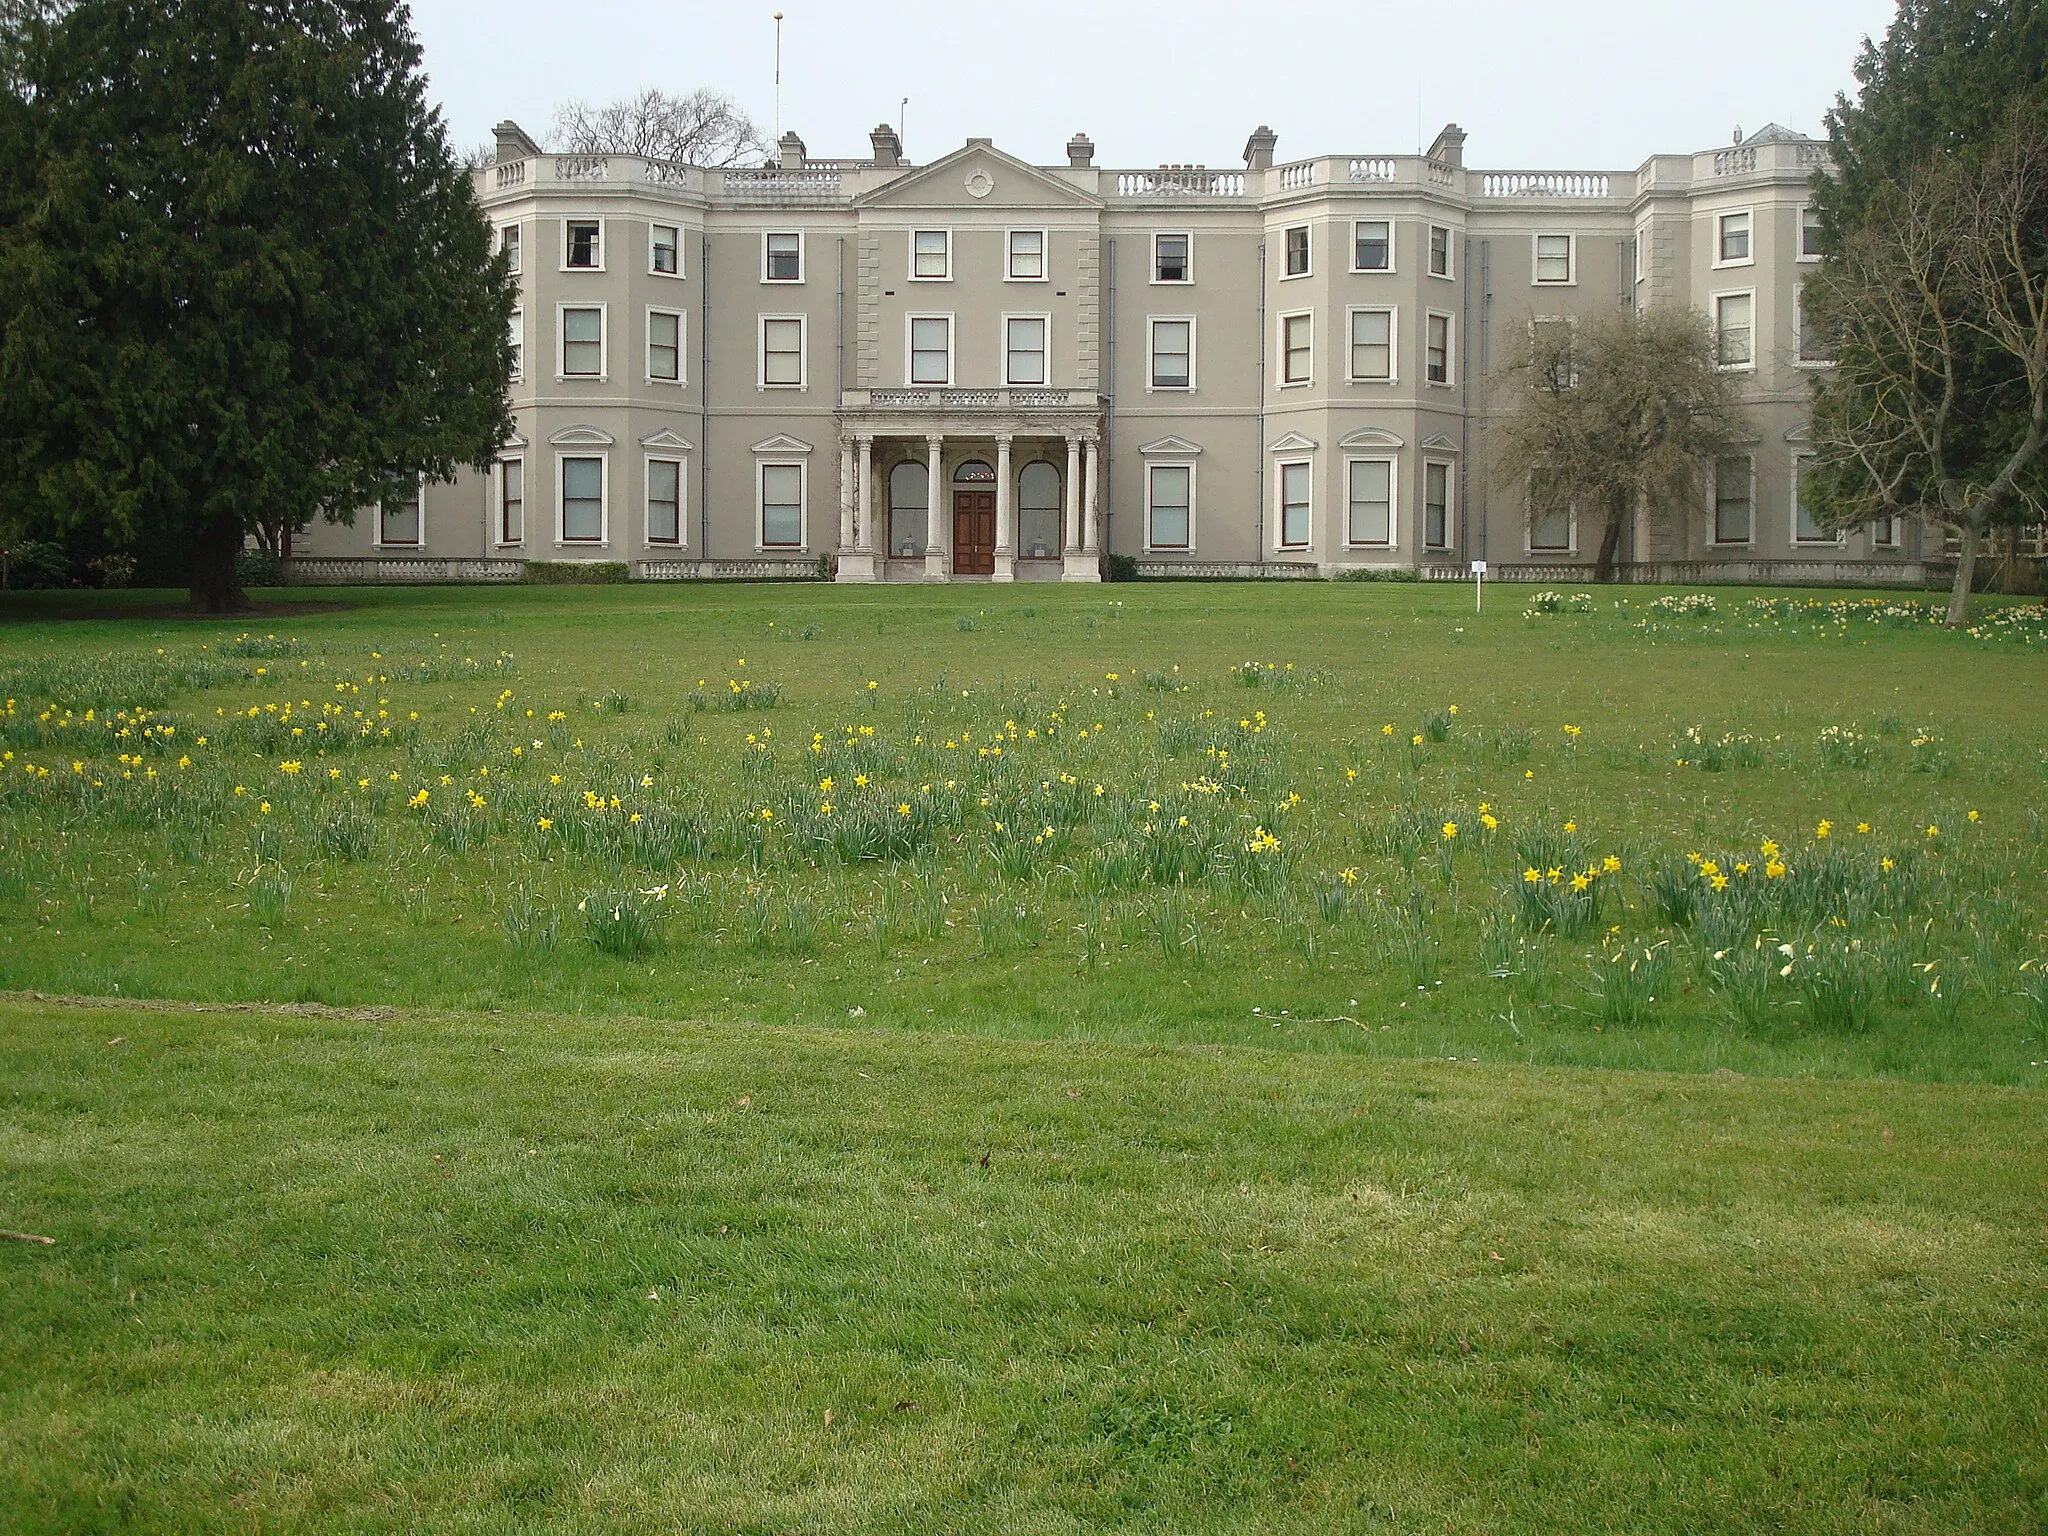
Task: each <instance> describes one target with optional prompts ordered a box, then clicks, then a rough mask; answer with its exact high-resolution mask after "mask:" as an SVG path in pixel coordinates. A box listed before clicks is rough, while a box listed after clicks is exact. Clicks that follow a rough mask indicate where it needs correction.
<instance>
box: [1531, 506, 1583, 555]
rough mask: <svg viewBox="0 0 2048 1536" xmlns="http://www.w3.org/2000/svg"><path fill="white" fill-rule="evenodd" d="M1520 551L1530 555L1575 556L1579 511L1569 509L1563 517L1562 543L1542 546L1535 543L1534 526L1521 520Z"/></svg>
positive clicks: (1577, 546) (1532, 523)
mask: <svg viewBox="0 0 2048 1536" xmlns="http://www.w3.org/2000/svg"><path fill="white" fill-rule="evenodd" d="M1522 551H1523V553H1525V554H1530V555H1576V554H1577V553H1578V552H1579V509H1578V508H1577V507H1573V508H1571V509H1570V510H1569V511H1568V512H1566V513H1565V515H1564V543H1562V544H1543V545H1539V544H1538V543H1537V542H1536V524H1535V522H1534V521H1533V520H1532V519H1530V518H1528V517H1526V516H1525V517H1524V518H1523V519H1522Z"/></svg>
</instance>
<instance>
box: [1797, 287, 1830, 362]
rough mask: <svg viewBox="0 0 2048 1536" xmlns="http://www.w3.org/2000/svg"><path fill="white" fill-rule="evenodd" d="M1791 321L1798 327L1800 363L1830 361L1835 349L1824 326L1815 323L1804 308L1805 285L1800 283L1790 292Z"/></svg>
mask: <svg viewBox="0 0 2048 1536" xmlns="http://www.w3.org/2000/svg"><path fill="white" fill-rule="evenodd" d="M1792 314H1793V321H1794V323H1795V324H1796V325H1797V326H1798V327H1799V361H1800V362H1802V363H1822V364H1825V363H1832V362H1833V361H1834V360H1835V349H1834V347H1833V345H1832V344H1831V343H1830V340H1829V337H1828V335H1827V332H1826V329H1825V327H1823V326H1821V325H1818V324H1816V323H1815V321H1814V318H1813V316H1812V315H1810V314H1808V313H1807V309H1806V287H1805V285H1804V284H1801V285H1800V286H1799V287H1798V288H1797V289H1795V290H1794V292H1793V294H1792Z"/></svg>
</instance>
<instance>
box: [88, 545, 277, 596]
mask: <svg viewBox="0 0 2048 1536" xmlns="http://www.w3.org/2000/svg"><path fill="white" fill-rule="evenodd" d="M235 580H236V581H238V582H240V583H241V584H242V585H243V586H245V587H275V586H281V585H282V584H283V582H284V576H283V573H282V571H281V570H280V569H279V567H278V563H277V556H275V555H273V554H272V553H271V552H270V551H269V550H267V549H245V550H243V551H242V552H241V553H240V554H238V555H236V556H235ZM109 585H112V583H109Z"/></svg>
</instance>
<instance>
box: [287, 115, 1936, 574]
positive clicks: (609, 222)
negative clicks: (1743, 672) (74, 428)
mask: <svg viewBox="0 0 2048 1536" xmlns="http://www.w3.org/2000/svg"><path fill="white" fill-rule="evenodd" d="M1464 141H1465V136H1464V134H1463V133H1462V132H1461V131H1460V130H1459V129H1458V128H1457V127H1456V126H1455V125H1452V126H1448V127H1446V128H1445V129H1444V130H1443V132H1442V133H1440V134H1439V135H1438V136H1437V139H1436V142H1435V143H1434V144H1433V145H1432V146H1431V147H1430V149H1429V151H1428V153H1426V154H1423V155H1416V156H1397V155H1386V156H1373V155H1335V156H1327V155H1326V156H1318V157H1316V158H1313V159H1306V160H1295V161H1285V162H1282V161H1278V160H1276V159H1275V150H1276V147H1277V144H1276V138H1275V135H1274V134H1273V133H1272V132H1271V131H1269V130H1268V129H1265V128H1260V129H1258V130H1257V131H1256V132H1254V133H1253V134H1252V135H1251V137H1250V139H1249V141H1248V142H1247V144H1246V146H1245V153H1244V165H1243V167H1242V168H1241V169H1229V170H1212V169H1209V168H1206V167H1200V166H1167V167H1159V168H1155V169H1150V170H1114V169H1106V168H1102V167H1098V166H1097V165H1096V164H1095V150H1094V146H1093V145H1092V144H1091V143H1090V142H1089V141H1088V140H1087V139H1086V138H1085V137H1082V136H1079V135H1077V136H1076V137H1075V138H1074V139H1073V140H1071V141H1070V142H1069V143H1068V145H1067V162H1066V163H1065V164H1064V165H1055V166H1035V165H1029V164H1026V163H1025V162H1023V161H1021V160H1018V159H1015V158H1013V157H1011V156H1009V155H1007V154H1005V153H1003V152H1002V151H1001V150H999V149H997V148H996V147H995V146H994V145H993V144H992V143H990V142H988V141H987V140H981V139H975V140H970V141H968V143H967V144H966V145H965V146H964V147H963V148H961V149H959V150H956V151H954V152H953V153H951V154H948V155H946V156H944V157H942V158H940V159H938V160H936V161H933V162H932V163H930V164H926V165H911V164H908V163H907V162H906V161H905V160H904V158H903V154H902V150H901V146H900V144H899V143H898V141H897V137H896V134H895V133H894V132H893V131H892V130H891V129H889V128H888V127H886V126H884V127H880V128H877V129H876V130H875V131H874V133H873V134H872V136H871V152H870V153H869V155H867V156H866V157H864V158H861V159H854V160H814V159H811V158H810V157H809V156H808V154H807V152H806V150H805V147H804V145H803V144H802V142H801V141H800V140H799V139H798V138H797V137H796V135H794V134H786V135H784V137H783V140H782V143H781V146H780V153H779V158H778V162H777V163H776V164H775V165H773V166H771V167H768V168H764V169H747V170H706V169H699V168H696V167H682V166H675V165H670V164H666V163H662V162H656V161H648V160H641V159H637V158H634V157H630V156H599V157H590V156H565V155H551V154H545V153H543V152H541V150H540V149H539V148H538V146H537V145H536V144H535V143H534V142H533V141H532V140H531V139H530V138H528V137H527V135H526V134H524V133H523V132H522V131H521V130H520V129H519V128H518V127H517V126H516V125H515V124H511V123H505V124H501V125H500V127H499V130H498V146H497V148H498V154H497V161H496V163H495V164H494V165H490V166H487V167H484V168H482V169H480V170H479V171H478V172H477V173H476V175H477V191H478V196H479V198H480V200H481V202H482V204H483V207H484V208H485V210H486V211H487V213H488V215H489V217H490V218H491V220H492V221H493V223H494V224H495V225H496V227H497V231H498V238H499V240H500V242H501V244H502V245H503V246H504V247H505V248H506V249H507V250H508V251H509V252H511V253H512V255H513V257H514V261H515V265H516V267H517V269H518V272H519V283H520V292H521V302H520V309H519V312H518V314H517V315H516V316H515V317H514V321H513V326H514V339H515V341H516V344H517V347H518V351H519V356H520V368H519V372H518V375H517V378H516V379H515V381H514V383H513V386H512V405H513V415H514V419H515V421H516V424H517V428H518V432H517V436H516V438H515V439H514V441H513V442H512V443H511V444H509V445H508V446H507V448H506V449H505V451H504V454H503V456H502V457H501V459H500V460H499V462H498V463H497V464H496V466H494V468H493V469H492V471H491V472H490V473H489V474H482V475H480V474H468V473H466V474H464V475H463V476H461V477H459V478H458V479H457V480H455V481H453V482H452V483H446V484H426V485H423V486H421V487H420V488H419V490H418V494H417V496H413V495H410V494H406V495H400V496H398V497H396V498H394V499H393V500H392V501H391V502H390V503H388V504H387V505H385V506H383V507H380V508H373V509H368V510H366V511H365V512H364V513H363V515H361V516H360V517H358V519H357V520H356V522H355V523H354V524H353V525H351V526H333V525H316V526H315V527H313V528H311V529H309V530H307V531H306V532H305V533H304V534H302V535H301V536H300V538H299V541H298V544H297V558H296V559H295V562H294V564H295V567H296V570H295V574H296V576H297V577H298V578H299V579H302V580H350V579H364V578H372V579H374V578H384V579H402V578H404V577H407V576H414V577H428V578H433V579H447V578H451V577H452V578H464V577H470V578H476V579H493V578H504V577H509V576H516V575H517V574H518V573H519V570H520V566H521V563H522V562H524V561H528V560H578V559H587V560H605V561H617V562H626V563H628V564H629V565H630V566H631V568H632V571H633V573H634V574H635V575H636V576H640V577H647V578H671V577H691V576H713V575H740V576H745V575H786V574H798V573H811V572H815V571H817V570H818V569H819V568H820V565H821V562H822V563H823V564H824V565H825V567H826V568H828V569H829V570H830V571H831V572H833V573H834V574H835V575H836V576H837V579H839V580H841V581H925V580H945V581H950V580H977V579H986V580H993V581H1009V580H1019V581H1026V580H1058V579H1065V580H1095V579H1097V577H1098V571H1099V568H1100V563H1101V562H1100V557H1101V555H1102V553H1104V552H1111V551H1113V552H1115V553H1118V554H1124V555H1129V556H1132V557H1134V558H1135V559H1136V560H1137V562H1138V565H1139V568H1140V569H1141V570H1143V571H1146V572H1148V573H1155V574H1176V573H1179V574H1187V575H1231V574H1272V575H1287V574H1324V575H1328V574H1334V573H1337V572H1341V571H1343V570H1345V569H1347V568H1351V567H1358V566H1382V567H1404V568H1408V569H1413V570H1417V571H1419V572H1421V573H1422V574H1424V575H1425V576H1450V575H1455V574H1462V573H1463V572H1465V571H1466V570H1467V569H1468V567H1469V562H1470V561H1472V560H1474V559H1485V560H1487V561H1488V563H1489V565H1490V567H1491V568H1492V569H1493V570H1494V571H1495V572H1496V573H1498V574H1502V575H1509V576H1515V575H1525V576H1534V577H1538V578H1541V577H1546V576H1555V577H1556V578H1558V579H1571V578H1572V577H1574V576H1577V575H1581V574H1583V572H1584V570H1585V569H1586V568H1587V567H1588V566H1589V563H1590V560H1591V556H1592V549H1591V547H1590V545H1591V541H1592V539H1593V538H1594V537H1596V534H1595V531H1594V530H1592V529H1591V528H1590V527H1589V528H1588V529H1587V530H1586V531H1585V539H1584V541H1583V542H1582V535H1581V530H1580V529H1579V528H1578V527H1577V526H1576V525H1575V522H1574V520H1572V519H1558V520H1553V521H1549V522H1544V523H1539V524H1537V525H1536V526H1531V525H1530V524H1529V522H1528V520H1527V519H1526V518H1525V516H1524V511H1523V508H1522V505H1521V502H1520V498H1519V494H1518V492H1517V489H1516V488H1515V487H1514V486H1512V485H1504V484H1501V483H1497V481H1496V478H1495V477H1494V476H1493V475H1492V474H1491V473H1490V472H1489V459H1488V429H1489V425H1490V424H1491V423H1493V422H1495V421H1497V420H1498V419H1499V417H1500V415H1501V414H1502V413H1503V412H1504V411H1506V410H1509V409H1511V408H1512V406H1513V401H1512V399H1510V398H1507V396H1508V395H1509V394H1510V390H1509V388H1508V386H1505V385H1503V384H1501V383H1499V382H1498V381H1496V380H1493V379H1491V378H1490V377H1489V374H1490V370H1491V369H1492V368H1493V366H1494V364H1495V363H1496V361H1497V360H1498V359H1499V358H1500V357H1501V356H1503V355H1504V353H1505V350H1506V347H1507V344H1508V342H1509V340H1510V338H1511V337H1512V335H1513V334H1514V332H1515V329H1516V328H1526V327H1529V326H1532V325H1545V324H1571V323H1574V322H1575V321H1577V320H1578V319H1580V318H1582V317H1585V316H1588V315H1591V314H1594V313H1595V312H1597V311H1600V310H1602V309H1604V308H1608V307H1612V306H1631V305H1634V306H1665V305H1676V304H1688V305H1693V306H1696V307H1698V308H1699V309H1701V310H1703V311H1704V312H1705V313H1706V314H1707V315H1708V316H1709V318H1710V320H1711V321H1712V323H1713V325H1714V328H1715V335H1716V344H1717V346H1718V347H1719V349H1720V354H1721V357H1722V360H1723V365H1724V366H1725V367H1727V368H1728V369H1730V370H1731V371H1733V372H1736V373H1738V374H1739V375H1740V376H1741V379H1742V382H1743V385H1744V390H1745V393H1746V395H1747V397H1748V400H1749V402H1750V405H1751V407H1752V420H1753V423H1754V427H1755V433H1754V440H1753V441H1752V442H1751V443H1749V444H1748V445H1747V448H1746V451H1745V452H1744V453H1742V454H1740V455H1738V456H1736V457H1734V458H1732V459H1730V460H1728V461H1726V462H1724V463H1722V464H1721V465H1719V466H1718V467H1717V469H1716V472H1715V473H1714V474H1713V475H1712V476H1711V477H1708V483H1704V484H1703V485H1702V486H1701V488H1700V493H1699V497H1698V500H1697V504H1696V505H1693V506H1690V507H1684V508H1665V509H1659V510H1657V511H1655V512H1645V513H1644V514H1643V515H1642V516H1641V517H1639V519H1638V521H1637V525H1636V526H1635V527H1634V528H1633V529H1632V530H1631V532H1630V537H1629V539H1628V541H1627V544H1626V545H1625V548H1624V558H1625V560H1626V561H1627V570H1628V572H1629V573H1630V574H1632V575H1636V576H1639V577H1652V578H1657V579H1669V580H1692V579H1714V578H1716V577H1718V578H1720V579H1742V578H1756V579H1765V578H1769V579H1781V580H1807V581H1811V580H1859V581H1888V582H1904V581H1918V580H1919V579H1920V578H1921V575H1922V566H1921V558H1920V557H1921V553H1922V552H1921V549H1920V547H1919V540H1920V531H1919V530H1918V529H1916V528H1908V527H1904V526H1900V525H1897V524H1889V525H1884V524H1881V525H1873V526H1870V527H1866V528H1862V529H1859V530H1855V531H1851V532H1849V533H1847V534H1845V535H1836V534H1834V533H1824V532H1822V531H1821V530H1820V529H1818V528H1817V527H1815V526H1814V525H1813V524H1812V523H1811V522H1810V521H1809V520H1808V519H1807V517H1806V516H1805V513H1804V512H1803V510H1802V507H1801V501H1800V488H1799V487H1800V467H1801V463H1802V460H1803V456H1804V448H1803V435H1804V433H1803V424H1804V420H1805V408H1806V407H1805V402H1806V399H1807V393H1808V386H1809V381H1810V376H1811V373H1812V370H1814V369H1816V368H1822V367H1825V366H1827V364H1826V361H1825V358H1824V356H1823V355H1822V354H1821V352H1820V350H1819V349H1818V347H1817V346H1816V344H1815V341H1814V338H1813V337H1812V335H1811V334H1810V333H1809V331H1808V330H1807V328H1806V327H1805V326H1803V324H1802V321H1801V315H1800V306H1799V292H1800V285H1801V282H1802V280H1803V278H1804V276H1805V274H1806V273H1807V272H1808V271H1810V270H1811V265H1810V264H1811V263H1812V262H1814V261H1816V260H1817V259H1818V253H1817V249H1816V241H1815V236H1816V226H1815V223H1814V219H1813V215H1812V212H1811V210H1810V209H1809V207H1808V197H1809V188H1810V185H1811V178H1812V176H1813V175H1814V173H1815V171H1816V170H1819V169H1823V168H1825V166H1826V163H1827V160H1826V146H1825V144H1823V143H1820V142H1817V141H1814V140H1811V139H1807V138H1804V137H1801V136H1799V135H1797V134H1794V133H1791V132H1788V131H1786V130H1784V129H1781V128H1778V127H1775V126H1773V127H1770V128H1766V129H1765V130H1763V131H1762V132H1760V133H1757V134H1754V135H1751V136H1749V137H1747V138H1744V139H1742V140H1741V141H1740V142H1737V143H1733V144H1731V145H1729V146H1728V147H1726V148H1722V149H1715V150H1707V151H1703V152H1701V153H1698V154H1690V155H1659V156H1656V157H1653V158H1652V159H1650V160H1647V161H1645V162H1644V163H1643V164H1642V165H1641V166H1640V167H1638V168H1637V169H1636V170H1634V171H1609V172H1554V171H1485V170H1472V169H1468V168H1467V167H1466V165H1465V153H1464V149H1465V142H1464ZM1928 553H1930V554H1933V553H1935V551H1934V550H1933V549H1932V548H1930V549H1929V551H1928Z"/></svg>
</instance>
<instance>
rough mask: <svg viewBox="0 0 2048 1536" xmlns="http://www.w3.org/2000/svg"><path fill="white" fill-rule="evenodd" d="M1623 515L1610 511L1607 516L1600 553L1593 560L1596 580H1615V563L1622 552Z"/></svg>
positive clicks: (1601, 538) (1601, 537) (1601, 536)
mask: <svg viewBox="0 0 2048 1536" xmlns="http://www.w3.org/2000/svg"><path fill="white" fill-rule="evenodd" d="M1621 532H1622V517H1621V514H1619V513H1614V512H1610V513H1609V514H1608V516H1607V530H1606V532H1604V533H1602V534H1601V535H1600V553H1599V555H1598V557H1597V558H1596V559H1595V560H1594V562H1593V579H1594V580H1595V581H1612V580H1614V563H1615V559H1616V557H1617V556H1618V555H1619V554H1620V552H1621Z"/></svg>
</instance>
